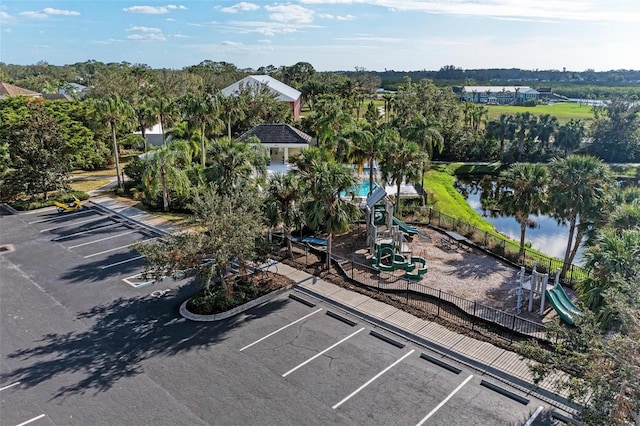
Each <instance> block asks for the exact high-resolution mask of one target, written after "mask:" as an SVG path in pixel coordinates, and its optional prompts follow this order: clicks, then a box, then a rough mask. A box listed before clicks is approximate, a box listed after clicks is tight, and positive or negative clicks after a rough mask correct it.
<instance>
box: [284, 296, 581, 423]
mask: <svg viewBox="0 0 640 426" xmlns="http://www.w3.org/2000/svg"><path fill="white" fill-rule="evenodd" d="M294 289H295V290H296V291H298V292H300V293H303V294H306V295H307V296H310V297H313V298H314V299H317V300H321V301H323V302H325V303H328V304H330V305H332V306H334V307H336V308H337V309H340V310H341V311H343V312H347V313H349V314H350V315H353V316H355V317H357V318H359V319H361V320H362V321H366V322H368V323H370V324H372V325H374V326H376V327H378V328H380V329H382V330H385V331H387V332H389V333H392V334H394V335H396V336H399V337H401V338H403V339H405V340H408V341H410V342H412V343H415V344H418V345H419V346H422V347H424V348H426V349H428V350H430V351H432V352H435V353H437V354H438V355H440V356H442V357H444V358H448V359H451V360H453V361H456V362H458V363H460V364H463V365H465V366H467V367H469V368H472V369H473V370H476V371H478V372H480V373H481V374H483V375H486V376H487V377H491V378H493V379H495V380H498V381H500V382H502V383H505V384H508V385H509V386H512V387H513V388H515V389H518V390H519V391H521V392H523V393H524V394H525V395H533V396H535V397H536V398H538V399H540V400H541V401H545V402H547V403H548V404H549V405H552V406H554V407H555V408H558V409H560V410H562V411H564V412H565V413H568V414H570V415H572V416H576V415H577V414H578V410H577V409H576V407H575V406H572V405H571V404H570V403H569V402H568V401H567V400H566V398H563V397H561V396H558V395H556V394H554V393H553V392H550V391H548V390H546V389H542V388H539V387H537V386H536V385H535V384H533V383H530V382H528V381H526V380H523V379H521V378H518V377H516V376H512V375H510V374H508V373H506V372H504V371H501V370H499V369H497V368H495V367H490V366H487V365H485V364H483V363H481V362H479V361H475V360H473V359H471V358H468V357H467V356H465V355H464V354H461V353H459V352H456V351H453V350H451V349H448V348H445V347H443V346H440V345H438V344H437V343H434V342H432V341H430V340H427V339H426V338H424V337H422V336H418V335H416V334H414V333H411V332H410V331H407V330H404V329H401V328H399V327H396V326H394V325H391V324H389V323H387V322H385V321H384V320H381V319H378V318H375V317H372V316H370V315H368V314H366V313H364V312H362V311H359V310H357V309H355V308H352V307H350V306H348V305H345V304H343V303H341V302H338V301H336V300H333V299H331V298H330V297H328V296H325V295H322V294H320V293H316V292H315V291H313V290H311V289H309V288H307V287H304V286H301V285H298V284H296V285H295V286H294Z"/></svg>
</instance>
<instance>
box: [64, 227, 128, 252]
mask: <svg viewBox="0 0 640 426" xmlns="http://www.w3.org/2000/svg"><path fill="white" fill-rule="evenodd" d="M134 232H138V231H127V232H121V233H119V234H116V235H109V236H108V237H104V238H100V239H97V240H95V241H87V242H86V243H82V244H76V245H75V246H70V247H67V248H68V249H69V250H71V249H74V248H78V247H82V246H88V245H89V244H95V243H99V242H101V241H107V240H111V239H113V238H118V237H122V236H123V235H129V234H133V233H134Z"/></svg>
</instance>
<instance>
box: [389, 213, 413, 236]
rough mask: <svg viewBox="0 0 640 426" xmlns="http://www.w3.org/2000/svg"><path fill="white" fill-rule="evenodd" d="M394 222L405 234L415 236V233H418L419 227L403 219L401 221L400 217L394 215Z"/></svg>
mask: <svg viewBox="0 0 640 426" xmlns="http://www.w3.org/2000/svg"><path fill="white" fill-rule="evenodd" d="M393 224H394V225H397V226H398V228H399V229H400V230H401V231H402V232H404V233H405V234H407V235H409V236H410V237H413V236H414V235H416V234H417V233H418V228H416V227H415V226H413V225H409V224H407V223H404V222H403V221H401V220H400V219H398V218H397V217H395V216H394V217H393Z"/></svg>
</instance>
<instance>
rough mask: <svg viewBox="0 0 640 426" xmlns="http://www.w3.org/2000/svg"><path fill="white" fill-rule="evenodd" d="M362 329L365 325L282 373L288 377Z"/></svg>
mask: <svg viewBox="0 0 640 426" xmlns="http://www.w3.org/2000/svg"><path fill="white" fill-rule="evenodd" d="M362 330H364V327H362V328H361V329H360V330H358V331H356V332H354V333H351V334H350V335H348V336H347V337H345V338H344V339H342V340H340V341H339V342H337V343H334V344H333V345H331V346H329V347H328V348H327V349H325V350H323V351H322V352H319V353H317V354H315V355H314V356H312V357H311V358H309V359H308V360H306V361H305V362H303V363H302V364H299V365H298V366H296V367H294V368H292V369H291V370H289V371H287V372H286V373H284V374H283V375H282V377H287V376H288V375H289V374H291V373H293V372H294V371H296V370H297V369H299V368H300V367H303V366H305V365H307V364H309V363H310V362H311V361H313V360H314V359H316V358H318V357H319V356H322V355H324V354H325V353H326V352H329V351H330V350H331V349H333V348H335V347H336V346H338V345H339V344H341V343H343V342H346V341H347V340H349V339H351V338H352V337H353V336H355V335H356V334H358V333H360V332H361V331H362Z"/></svg>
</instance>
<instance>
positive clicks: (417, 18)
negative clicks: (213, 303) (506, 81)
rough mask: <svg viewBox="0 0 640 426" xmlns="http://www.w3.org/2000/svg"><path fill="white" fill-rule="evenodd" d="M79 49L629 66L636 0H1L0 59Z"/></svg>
mask: <svg viewBox="0 0 640 426" xmlns="http://www.w3.org/2000/svg"><path fill="white" fill-rule="evenodd" d="M173 1H175V3H170V2H173ZM87 60H96V61H102V62H123V61H124V62H129V63H132V64H146V65H149V66H151V67H153V68H174V69H180V68H183V67H187V66H190V65H195V64H198V63H200V62H202V61H204V60H211V61H215V62H221V61H224V62H230V63H233V64H235V65H236V66H237V67H239V68H253V69H257V68H259V67H260V66H268V65H274V66H276V67H277V66H281V65H287V66H288V65H293V64H295V63H297V62H309V63H310V64H311V65H313V67H314V68H315V69H316V70H318V71H338V70H354V69H355V67H359V68H365V69H367V70H372V71H384V70H396V71H415V70H438V69H440V68H441V67H442V66H445V65H454V66H456V67H460V68H464V69H474V68H522V69H531V70H535V69H539V70H548V69H555V70H562V69H563V68H566V69H567V70H571V71H583V70H586V69H594V70H596V71H606V70H612V69H635V70H638V69H640V0H291V1H262V0H254V1H228V0H222V1H209V0H184V1H178V0H168V1H156V0H127V1H122V0H48V1H40V0H2V2H1V3H0V62H4V63H7V64H20V65H29V64H35V63H37V62H39V61H46V62H47V63H49V64H52V65H65V64H72V63H76V62H84V61H87Z"/></svg>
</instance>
